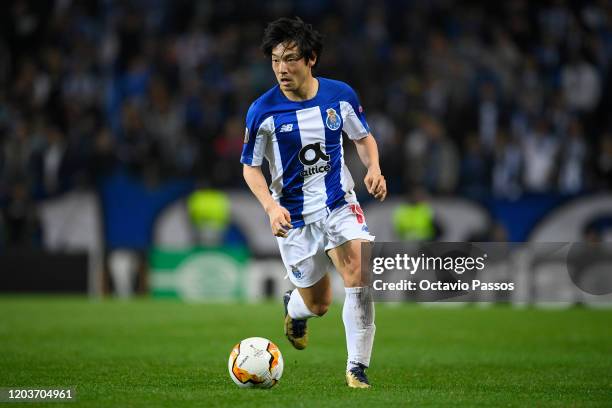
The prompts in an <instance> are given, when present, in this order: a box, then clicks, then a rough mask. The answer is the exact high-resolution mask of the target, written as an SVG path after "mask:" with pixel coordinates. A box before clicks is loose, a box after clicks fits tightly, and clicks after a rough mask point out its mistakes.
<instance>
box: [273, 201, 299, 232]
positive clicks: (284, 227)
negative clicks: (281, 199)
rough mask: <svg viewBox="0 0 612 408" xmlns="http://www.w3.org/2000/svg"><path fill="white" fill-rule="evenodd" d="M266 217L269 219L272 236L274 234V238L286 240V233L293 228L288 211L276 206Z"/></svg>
mask: <svg viewBox="0 0 612 408" xmlns="http://www.w3.org/2000/svg"><path fill="white" fill-rule="evenodd" d="M268 217H270V227H272V234H274V236H275V237H281V238H286V237H287V232H288V231H289V230H290V229H291V228H293V225H291V214H289V211H287V209H286V208H285V207H282V206H280V205H278V204H276V205H275V206H274V207H272V208H271V209H270V210H269V211H268Z"/></svg>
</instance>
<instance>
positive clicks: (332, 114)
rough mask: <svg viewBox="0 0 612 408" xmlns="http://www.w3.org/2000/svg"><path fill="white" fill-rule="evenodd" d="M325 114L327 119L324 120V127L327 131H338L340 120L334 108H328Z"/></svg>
mask: <svg viewBox="0 0 612 408" xmlns="http://www.w3.org/2000/svg"><path fill="white" fill-rule="evenodd" d="M325 112H327V118H326V119H325V126H327V128H328V129H329V130H338V129H340V125H341V124H342V120H341V119H340V117H339V116H338V114H337V113H336V110H335V109H334V108H329V109H327V110H326V111H325Z"/></svg>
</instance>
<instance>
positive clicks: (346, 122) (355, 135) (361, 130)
mask: <svg viewBox="0 0 612 408" xmlns="http://www.w3.org/2000/svg"><path fill="white" fill-rule="evenodd" d="M340 110H341V112H342V119H343V126H342V130H343V131H344V132H345V133H346V134H347V135H348V137H349V139H352V140H357V139H362V138H364V137H366V136H367V135H368V134H369V133H370V126H369V125H368V122H367V121H366V117H365V112H364V111H363V107H362V106H361V104H360V103H359V98H358V97H357V94H356V93H355V91H354V90H353V88H351V87H350V86H348V85H346V84H345V89H344V91H343V96H342V100H341V101H340Z"/></svg>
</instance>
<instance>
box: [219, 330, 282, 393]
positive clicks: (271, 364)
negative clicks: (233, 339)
mask: <svg viewBox="0 0 612 408" xmlns="http://www.w3.org/2000/svg"><path fill="white" fill-rule="evenodd" d="M283 367H284V363H283V356H282V355H281V352H280V350H279V349H278V347H277V346H276V344H274V343H272V342H271V341H270V340H268V339H264V338H263V337H249V338H248V339H244V340H242V341H241V342H240V343H238V344H236V345H235V346H234V348H233V349H232V352H231V353H230V356H229V361H228V363H227V368H228V369H229V374H230V377H231V378H232V380H234V382H235V383H236V385H238V386H239V387H241V388H250V387H255V388H271V387H273V386H274V385H275V384H276V383H277V382H278V380H280V378H281V376H282V375H283Z"/></svg>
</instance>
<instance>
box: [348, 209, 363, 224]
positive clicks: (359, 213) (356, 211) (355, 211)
mask: <svg viewBox="0 0 612 408" xmlns="http://www.w3.org/2000/svg"><path fill="white" fill-rule="evenodd" d="M350 207H351V212H352V213H353V214H355V217H357V222H358V223H359V224H363V223H364V221H365V215H363V210H362V209H361V207H360V206H358V205H357V204H351V205H350Z"/></svg>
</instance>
